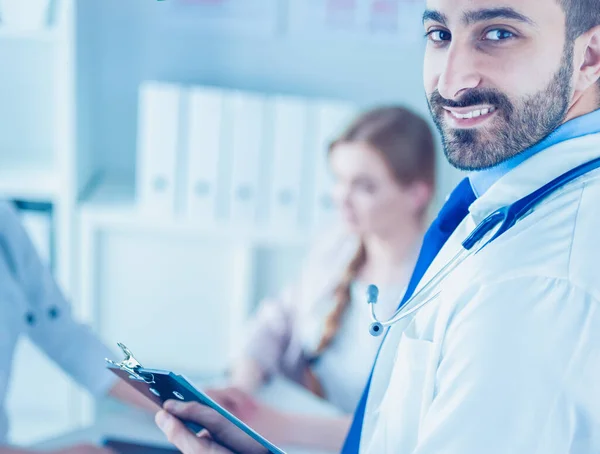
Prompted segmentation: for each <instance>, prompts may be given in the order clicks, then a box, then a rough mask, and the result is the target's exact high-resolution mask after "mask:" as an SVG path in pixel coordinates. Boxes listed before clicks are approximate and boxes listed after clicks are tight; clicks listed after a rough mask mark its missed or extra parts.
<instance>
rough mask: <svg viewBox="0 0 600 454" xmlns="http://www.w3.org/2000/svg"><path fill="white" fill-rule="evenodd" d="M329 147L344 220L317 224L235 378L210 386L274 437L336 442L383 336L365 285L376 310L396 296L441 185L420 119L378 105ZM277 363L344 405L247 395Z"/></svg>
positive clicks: (313, 443)
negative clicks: (329, 413) (298, 405)
mask: <svg viewBox="0 0 600 454" xmlns="http://www.w3.org/2000/svg"><path fill="white" fill-rule="evenodd" d="M328 153H329V164H330V168H331V171H332V173H333V175H334V177H335V181H336V183H335V186H334V200H335V202H336V205H337V207H338V208H339V211H340V213H341V215H342V216H341V217H342V219H343V225H340V226H338V227H337V228H335V229H333V231H331V232H328V233H326V234H323V235H320V239H319V241H318V242H317V244H316V245H315V246H314V248H313V249H312V251H311V252H310V253H309V255H308V258H307V259H306V261H305V263H304V266H303V268H302V271H301V273H300V276H299V277H298V279H297V280H296V282H295V285H292V286H291V287H290V288H288V289H286V290H285V291H284V292H283V293H282V294H281V295H280V296H279V298H276V299H269V300H266V301H263V302H262V303H261V304H260V307H259V310H258V313H257V315H256V317H255V319H254V320H253V323H252V328H251V332H250V335H249V338H248V340H247V343H246V345H245V346H244V348H243V354H242V356H241V358H240V359H239V361H238V362H237V363H235V364H234V366H233V368H232V374H231V383H230V385H231V386H230V387H228V388H225V389H217V390H211V393H212V394H213V395H214V396H215V397H216V398H217V399H218V400H220V401H221V402H223V403H225V405H226V406H227V407H228V408H229V409H230V410H232V411H233V412H234V413H236V414H237V416H238V417H240V418H241V419H242V420H244V421H245V422H246V423H248V424H249V425H250V426H252V427H253V428H254V429H256V430H258V431H259V432H261V433H262V434H263V435H265V436H266V437H267V438H269V439H270V440H272V441H273V442H275V443H280V444H285V445H298V446H299V445H304V446H310V447H314V448H324V449H332V450H339V449H340V447H341V445H342V442H343V440H344V437H345V435H346V433H347V432H348V428H349V425H350V418H351V417H350V415H351V414H352V412H353V411H354V409H355V406H356V404H357V402H358V400H359V398H360V395H361V392H362V390H363V388H364V386H365V383H366V380H367V378H368V375H369V371H370V370H371V366H372V364H373V361H374V358H375V355H376V352H377V350H378V348H379V344H380V342H381V339H382V338H381V337H373V336H371V335H370V334H369V331H368V329H367V327H368V326H369V323H370V313H369V307H368V305H367V304H366V297H365V295H366V289H367V286H368V285H369V284H371V283H374V284H376V285H377V286H378V287H379V289H380V298H379V302H378V311H379V312H380V313H381V314H386V315H387V314H392V312H393V311H394V310H395V309H396V307H397V306H398V301H399V300H400V298H401V297H402V295H403V293H404V291H405V289H406V286H407V284H408V280H409V278H410V275H411V273H412V270H413V267H414V264H415V262H416V259H417V254H418V251H419V248H420V245H421V241H422V237H423V233H424V230H425V227H426V224H427V211H428V208H429V205H430V202H431V200H432V197H433V194H434V181H435V146H434V139H433V136H432V132H431V130H430V128H429V126H428V124H427V123H426V122H425V120H423V119H422V118H420V117H419V116H417V115H415V114H414V113H412V112H410V111H409V110H407V109H405V108H402V107H383V108H378V109H375V110H372V111H369V112H367V113H365V114H363V115H362V116H360V117H359V118H357V119H356V120H355V121H354V122H353V123H352V124H351V125H350V126H349V127H348V129H347V130H346V131H345V132H344V133H343V134H342V135H341V136H340V137H339V138H338V139H337V140H335V141H334V142H333V143H332V144H331V146H330V147H329V151H328ZM279 374H280V375H282V376H284V377H286V378H288V379H291V380H293V381H295V382H297V383H298V384H300V385H302V386H303V387H306V388H307V389H308V390H310V391H312V392H313V393H315V394H316V395H318V396H319V397H321V398H323V399H326V400H327V401H328V402H329V403H331V404H332V405H333V406H335V407H337V409H339V410H340V411H341V414H343V415H345V416H341V417H338V418H333V417H330V418H327V417H317V416H306V415H300V414H293V413H284V412H281V411H278V410H276V409H274V408H271V407H268V406H266V405H264V404H261V403H259V402H258V401H256V400H255V399H254V398H252V397H250V396H251V395H252V394H254V393H256V392H257V391H258V390H259V389H260V388H261V386H263V385H264V384H265V383H266V382H267V381H269V380H270V379H271V378H273V377H274V376H275V375H279Z"/></svg>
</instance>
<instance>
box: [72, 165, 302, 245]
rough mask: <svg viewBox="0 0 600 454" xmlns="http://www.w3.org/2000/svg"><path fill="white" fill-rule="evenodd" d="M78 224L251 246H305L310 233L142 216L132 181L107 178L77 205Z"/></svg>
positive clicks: (144, 214)
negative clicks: (191, 236) (79, 216)
mask: <svg viewBox="0 0 600 454" xmlns="http://www.w3.org/2000/svg"><path fill="white" fill-rule="evenodd" d="M80 215H81V222H82V225H85V226H88V228H89V227H91V228H93V229H106V228H109V229H120V230H129V231H138V232H148V231H152V232H164V233H172V234H184V235H190V234H191V235H199V236H206V237H209V238H214V239H215V241H236V242H240V243H246V244H251V245H254V246H277V245H285V246H288V245H292V246H295V245H305V244H307V243H308V242H309V241H310V240H311V232H305V231H300V230H297V231H291V230H288V231H283V230H282V229H281V228H277V227H266V226H260V225H257V226H255V227H240V226H235V225H231V224H225V223H223V224H207V223H203V222H200V221H197V220H190V219H186V218H185V217H183V216H180V217H175V216H173V217H165V216H155V215H152V214H146V213H143V212H142V211H140V209H139V208H138V206H137V205H136V200H135V189H134V186H133V181H132V180H131V179H128V178H119V177H115V176H109V177H105V178H102V179H100V180H98V182H97V184H95V185H93V186H92V187H91V188H90V190H89V196H88V197H86V198H85V199H84V200H82V201H81V202H80Z"/></svg>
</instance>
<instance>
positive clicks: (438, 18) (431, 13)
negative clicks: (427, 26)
mask: <svg viewBox="0 0 600 454" xmlns="http://www.w3.org/2000/svg"><path fill="white" fill-rule="evenodd" d="M427 21H432V22H439V23H440V24H442V25H443V26H444V27H446V26H447V25H448V19H447V18H446V16H445V15H444V14H442V13H440V12H439V11H435V10H431V9H427V10H425V12H424V13H423V23H425V22H427Z"/></svg>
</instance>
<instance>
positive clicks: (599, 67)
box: [573, 26, 600, 94]
mask: <svg viewBox="0 0 600 454" xmlns="http://www.w3.org/2000/svg"><path fill="white" fill-rule="evenodd" d="M578 41H580V42H581V46H582V47H581V48H582V51H583V58H582V60H581V64H580V66H579V68H578V70H577V73H576V75H575V84H574V87H573V88H574V89H575V93H576V94H583V93H584V92H586V91H587V90H588V89H589V88H590V87H593V86H594V85H596V86H598V84H599V83H600V82H598V80H600V26H597V27H594V28H592V29H591V30H589V31H587V32H586V33H584V34H583V35H582V36H580V37H579V38H578ZM577 47H579V46H577ZM579 55H581V54H579ZM576 61H577V60H576Z"/></svg>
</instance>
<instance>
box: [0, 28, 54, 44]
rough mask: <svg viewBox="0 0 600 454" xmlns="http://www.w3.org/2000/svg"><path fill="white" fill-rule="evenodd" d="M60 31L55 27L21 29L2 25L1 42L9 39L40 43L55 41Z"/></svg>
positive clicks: (0, 29)
mask: <svg viewBox="0 0 600 454" xmlns="http://www.w3.org/2000/svg"><path fill="white" fill-rule="evenodd" d="M57 39H58V33H57V32H56V30H55V29H53V28H46V29H42V30H31V31H30V30H19V29H11V28H6V27H1V26H0V43H2V42H7V41H29V42H40V43H54V42H56V41H57Z"/></svg>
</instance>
